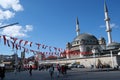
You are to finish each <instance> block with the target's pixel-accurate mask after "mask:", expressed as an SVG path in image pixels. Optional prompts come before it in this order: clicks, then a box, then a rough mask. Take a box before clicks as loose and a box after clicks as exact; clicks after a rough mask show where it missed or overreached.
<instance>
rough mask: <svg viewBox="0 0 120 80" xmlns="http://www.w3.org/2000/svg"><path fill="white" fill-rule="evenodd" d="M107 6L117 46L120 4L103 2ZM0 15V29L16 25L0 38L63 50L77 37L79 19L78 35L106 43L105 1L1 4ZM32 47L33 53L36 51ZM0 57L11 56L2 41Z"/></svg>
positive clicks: (8, 0)
mask: <svg viewBox="0 0 120 80" xmlns="http://www.w3.org/2000/svg"><path fill="white" fill-rule="evenodd" d="M106 3H107V7H108V11H109V17H110V18H111V21H110V23H111V27H112V39H113V41H115V42H120V39H119V34H120V26H119V25H120V22H119V20H120V15H119V14H120V9H119V7H120V5H119V4H120V0H106ZM0 14H1V15H0V26H3V25H6V24H11V23H15V22H18V23H19V24H17V25H14V26H10V27H7V28H4V29H1V30H0V35H8V36H12V37H15V38H18V39H19V40H21V39H22V40H27V41H30V42H33V43H40V44H44V45H47V46H53V47H57V48H62V49H65V47H66V43H67V42H72V41H73V39H74V38H75V37H76V32H75V27H76V17H78V19H79V26H80V33H89V34H93V35H95V36H96V37H97V38H98V39H99V38H100V37H101V36H103V37H105V39H106V41H107V33H106V32H105V30H106V27H105V21H104V0H36V1H35V0H0ZM35 47H36V46H34V47H33V48H32V49H33V50H37V48H35ZM40 51H42V49H41V50H40ZM43 51H44V50H43ZM20 52H21V51H18V54H19V55H20ZM0 54H10V55H11V54H13V51H12V49H11V48H9V47H8V46H5V45H4V44H3V39H1V41H0ZM31 55H33V54H32V53H29V54H26V56H31Z"/></svg>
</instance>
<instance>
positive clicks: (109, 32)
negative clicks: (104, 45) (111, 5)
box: [104, 2, 112, 44]
mask: <svg viewBox="0 0 120 80" xmlns="http://www.w3.org/2000/svg"><path fill="white" fill-rule="evenodd" d="M104 13H105V22H106V32H107V35H108V44H111V43H112V36H111V31H112V29H111V27H110V23H109V21H110V18H109V16H108V9H107V5H106V2H104Z"/></svg>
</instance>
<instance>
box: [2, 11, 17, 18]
mask: <svg viewBox="0 0 120 80" xmlns="http://www.w3.org/2000/svg"><path fill="white" fill-rule="evenodd" d="M14 15H15V13H13V12H11V11H9V10H6V11H2V10H0V20H5V19H10V18H12V17H14Z"/></svg>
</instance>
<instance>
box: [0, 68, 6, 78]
mask: <svg viewBox="0 0 120 80" xmlns="http://www.w3.org/2000/svg"><path fill="white" fill-rule="evenodd" d="M0 77H1V80H3V79H4V77H5V67H0Z"/></svg>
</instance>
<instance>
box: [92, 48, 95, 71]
mask: <svg viewBox="0 0 120 80" xmlns="http://www.w3.org/2000/svg"><path fill="white" fill-rule="evenodd" d="M92 53H93V58H94V69H96V56H95V53H96V49H95V48H93V49H92Z"/></svg>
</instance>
